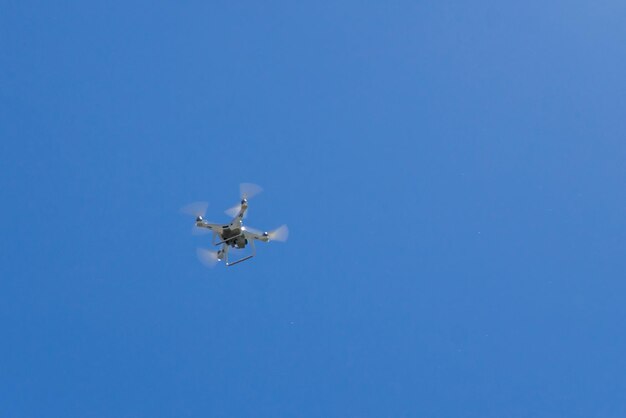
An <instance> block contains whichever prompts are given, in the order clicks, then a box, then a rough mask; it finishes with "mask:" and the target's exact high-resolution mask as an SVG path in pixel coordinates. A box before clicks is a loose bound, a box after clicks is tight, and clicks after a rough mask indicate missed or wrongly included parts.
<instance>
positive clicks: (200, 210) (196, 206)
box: [180, 202, 209, 218]
mask: <svg viewBox="0 0 626 418" xmlns="http://www.w3.org/2000/svg"><path fill="white" fill-rule="evenodd" d="M208 207H209V203H208V202H194V203H190V204H188V205H187V206H184V207H182V208H181V209H180V211H181V212H182V213H184V214H186V215H191V216H194V217H196V218H197V217H199V216H200V217H204V214H205V213H206V210H207V208H208Z"/></svg>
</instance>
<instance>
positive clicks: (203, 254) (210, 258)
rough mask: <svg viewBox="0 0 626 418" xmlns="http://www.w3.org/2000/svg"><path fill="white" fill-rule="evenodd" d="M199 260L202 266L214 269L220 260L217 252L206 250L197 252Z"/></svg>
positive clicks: (200, 249) (199, 249) (201, 249)
mask: <svg viewBox="0 0 626 418" xmlns="http://www.w3.org/2000/svg"><path fill="white" fill-rule="evenodd" d="M196 254H197V255H198V259H199V260H200V262H201V263H202V264H204V265H205V266H207V267H213V266H215V265H216V264H217V262H218V261H220V260H219V258H217V251H211V250H207V249H206V248H198V249H197V250H196Z"/></svg>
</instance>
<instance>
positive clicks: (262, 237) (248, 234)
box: [243, 231, 269, 243]
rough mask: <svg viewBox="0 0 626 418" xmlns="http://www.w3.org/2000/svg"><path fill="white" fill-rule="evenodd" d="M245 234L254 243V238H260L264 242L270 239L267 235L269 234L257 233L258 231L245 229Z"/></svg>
mask: <svg viewBox="0 0 626 418" xmlns="http://www.w3.org/2000/svg"><path fill="white" fill-rule="evenodd" d="M243 234H244V236H245V237H246V239H247V240H248V241H249V242H250V243H253V242H254V240H259V241H263V242H268V241H269V238H268V237H267V235H263V234H257V233H254V232H250V231H244V232H243Z"/></svg>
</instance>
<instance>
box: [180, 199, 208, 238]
mask: <svg viewBox="0 0 626 418" xmlns="http://www.w3.org/2000/svg"><path fill="white" fill-rule="evenodd" d="M208 207H209V203H208V202H194V203H190V204H188V205H187V206H184V207H183V208H181V210H180V211H181V212H182V213H184V214H186V215H191V216H193V217H195V218H196V221H198V220H200V221H201V220H203V219H204V214H205V213H206V210H207V208H208ZM209 223H210V222H209ZM209 232H211V231H210V230H208V229H207V228H198V227H197V226H196V224H194V225H193V228H192V229H191V233H192V234H193V235H204V234H208V233H209Z"/></svg>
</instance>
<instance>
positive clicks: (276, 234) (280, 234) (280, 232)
mask: <svg viewBox="0 0 626 418" xmlns="http://www.w3.org/2000/svg"><path fill="white" fill-rule="evenodd" d="M267 236H268V237H269V239H270V241H281V242H285V241H287V238H289V228H287V225H281V226H279V227H278V228H276V229H275V230H273V231H270V232H268V234H267Z"/></svg>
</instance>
